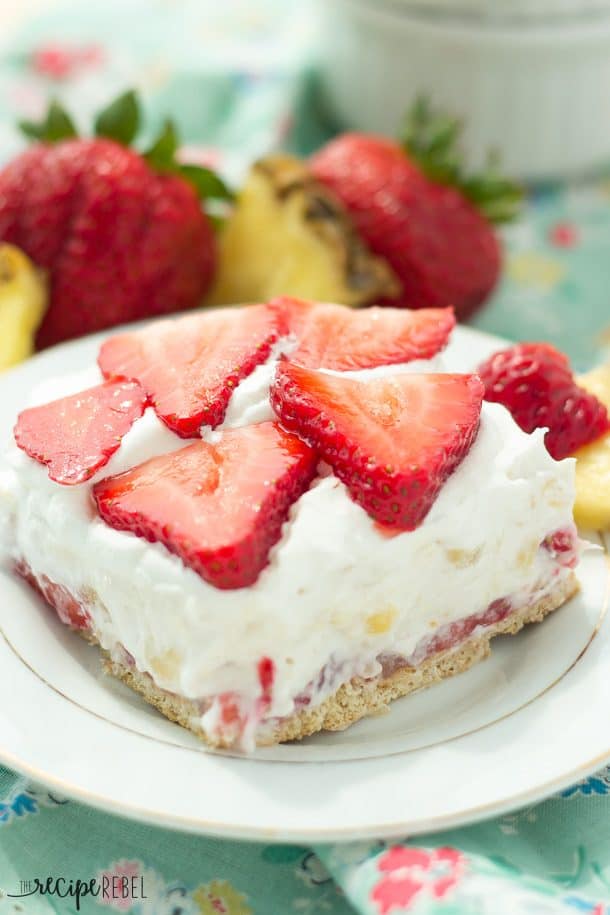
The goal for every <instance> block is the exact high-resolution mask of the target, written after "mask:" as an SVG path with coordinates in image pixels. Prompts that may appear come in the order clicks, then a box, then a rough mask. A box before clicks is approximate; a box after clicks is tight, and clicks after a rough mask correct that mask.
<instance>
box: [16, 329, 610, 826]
mask: <svg viewBox="0 0 610 915" xmlns="http://www.w3.org/2000/svg"><path fill="white" fill-rule="evenodd" d="M498 345H501V341H498V340H497V339H494V338H493V337H489V336H487V335H484V334H481V333H478V332H476V331H473V330H469V329H465V328H459V329H458V330H457V332H456V334H455V341H454V342H453V343H452V344H451V347H450V349H449V350H448V353H447V357H448V361H449V364H450V367H455V368H468V367H472V366H474V365H476V364H477V362H478V361H479V360H480V359H481V358H483V357H484V356H485V355H487V354H488V353H489V352H490V351H492V350H493V349H494V348H497V347H498ZM98 346H99V338H89V339H86V340H82V341H78V342H76V343H72V344H66V345H64V346H61V347H57V348H55V349H54V350H51V351H49V352H48V353H44V354H42V355H40V356H38V357H36V358H34V359H32V360H30V361H29V362H28V363H27V364H26V365H24V366H21V367H20V368H19V369H17V370H15V371H13V372H11V373H9V374H8V375H5V376H3V377H2V378H1V379H0V440H3V439H4V438H5V437H7V436H8V435H9V434H10V429H11V426H12V424H13V422H14V418H15V414H16V412H17V410H18V409H19V407H20V406H21V405H22V404H23V402H24V400H25V397H26V394H27V389H28V388H30V387H31V386H32V385H34V384H36V383H38V382H40V381H41V380H42V379H44V378H45V377H50V376H52V375H54V374H58V373H61V372H68V371H77V370H79V369H81V368H84V367H86V366H87V365H89V364H90V363H91V360H92V359H94V358H95V354H96V352H97V348H98ZM58 533H59V532H58ZM580 580H581V585H582V588H581V592H580V594H579V595H578V597H576V598H575V599H574V600H572V601H570V603H569V604H567V605H566V606H565V607H563V608H562V609H561V610H559V611H557V613H555V614H553V615H552V616H551V617H550V618H549V619H548V620H546V621H545V623H544V625H543V626H532V627H529V628H528V629H527V630H526V631H524V632H523V633H521V634H520V635H519V636H516V637H510V636H507V637H502V638H498V639H496V640H495V643H494V647H493V651H492V655H491V658H490V659H488V660H487V661H484V662H483V663H481V664H479V665H477V666H476V667H474V668H473V669H472V670H471V671H469V672H468V673H466V674H462V675H460V676H459V677H456V678H454V679H452V680H448V681H445V682H444V683H441V684H439V685H438V686H435V687H433V688H431V689H428V690H426V691H424V692H422V693H419V694H417V695H414V696H411V697H407V698H405V699H402V700H399V701H397V702H395V703H394V704H393V705H392V708H391V710H390V711H389V713H388V714H386V715H383V716H380V717H376V718H370V719H368V720H366V721H362V722H360V723H359V724H357V725H355V726H354V727H352V728H350V729H348V730H347V731H345V732H343V733H338V734H323V735H318V736H316V737H313V738H310V739H309V740H307V741H303V742H302V743H300V744H293V745H284V746H281V747H276V748H273V749H269V750H265V751H262V750H261V751H258V752H257V753H256V754H255V757H254V758H239V757H234V756H233V757H232V756H230V755H228V754H221V753H209V752H206V751H205V750H203V748H202V746H201V744H200V743H199V742H198V741H197V740H196V738H195V737H193V735H191V734H190V733H188V732H186V731H184V730H182V729H181V728H179V727H178V726H177V725H173V724H171V723H170V722H169V721H167V720H166V719H164V718H163V717H161V716H160V715H158V714H157V713H156V712H155V711H154V710H153V709H152V708H151V707H150V706H148V705H146V704H145V703H144V702H143V701H142V700H141V699H140V698H139V697H138V696H136V695H135V694H134V693H132V692H131V691H129V690H127V689H126V688H125V687H123V686H122V684H120V683H118V682H116V681H114V680H112V679H110V678H108V677H105V676H104V675H102V674H101V672H100V666H99V657H98V654H97V651H96V649H94V648H91V647H90V646H88V645H87V644H85V643H84V642H83V641H82V640H81V639H80V638H79V637H78V636H76V635H73V634H72V633H70V632H69V631H68V630H66V629H65V628H64V627H63V626H62V625H61V624H60V623H59V622H58V621H57V619H56V618H55V616H54V614H53V613H52V612H51V611H50V610H49V609H48V608H47V607H46V606H45V605H44V604H43V602H42V601H40V600H39V599H38V598H37V597H36V596H35V595H34V594H33V593H32V592H31V591H30V589H29V588H28V587H27V586H26V585H24V584H23V583H21V582H19V581H17V580H15V579H13V578H11V577H9V576H7V575H3V574H0V631H1V632H2V635H3V638H0V695H2V696H3V704H2V707H1V708H0V760H1V761H2V762H4V763H6V764H7V765H8V766H11V767H13V768H14V769H18V770H20V771H23V772H25V773H27V774H28V775H29V776H31V777H32V778H34V779H37V780H38V781H41V782H43V783H46V784H48V785H49V786H52V787H53V788H54V789H55V790H57V791H60V792H63V793H64V794H66V795H69V796H72V797H75V798H78V799H79V800H81V801H84V802H85V803H88V804H92V805H94V806H98V807H101V808H102V809H104V810H112V811H115V812H116V813H119V814H123V815H124V816H128V817H134V818H137V819H142V820H146V821H149V822H153V823H158V824H160V825H163V826H171V827H177V828H181V829H186V830H191V831H194V832H203V833H214V834H218V835H226V836H234V837H239V838H253V839H276V840H285V841H307V842H313V841H332V840H340V839H355V838H360V837H373V836H374V837H381V836H383V837H388V836H396V835H402V834H414V833H418V832H424V831H428V830H432V829H440V828H447V827H451V826H456V825H458V824H462V823H465V822H469V821H472V820H475V819H480V818H483V817H486V816H491V815H493V814H497V813H500V812H504V811H507V810H510V809H513V808H515V807H518V806H522V805H524V804H527V803H530V802H531V801H534V800H537V799H538V798H541V797H543V796H545V795H548V794H550V793H551V792H553V791H555V790H557V789H559V788H561V787H564V786H567V785H568V784H570V783H571V782H573V781H575V780H577V779H579V778H582V777H584V776H585V775H587V774H589V773H590V772H593V771H594V770H595V769H597V768H599V767H601V766H602V765H603V764H604V763H605V762H607V761H608V760H610V718H609V717H608V714H607V710H608V706H609V700H610V678H608V675H607V659H608V652H609V648H610V622H609V620H608V619H607V618H606V616H605V610H606V603H607V600H608V564H607V561H606V554H605V551H604V550H603V549H599V548H598V549H596V550H591V551H589V552H587V554H586V555H585V557H584V559H583V562H582V565H581V570H580ZM431 586H433V583H431Z"/></svg>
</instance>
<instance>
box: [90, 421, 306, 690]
mask: <svg viewBox="0 0 610 915" xmlns="http://www.w3.org/2000/svg"><path fill="white" fill-rule="evenodd" d="M316 461H317V457H316V453H315V452H314V451H313V450H312V449H311V448H310V447H309V446H308V445H306V444H305V442H303V441H301V440H300V439H299V438H297V437H296V436H294V435H291V434H290V433H288V432H285V431H284V430H283V429H281V428H280V427H279V426H278V425H276V424H275V423H272V422H264V423H259V424H258V425H254V426H245V427H242V428H239V429H231V430H228V431H225V432H223V433H219V438H218V441H216V442H215V443H214V444H211V443H209V442H206V441H198V442H195V443H193V444H191V445H188V446H186V447H185V448H182V449H180V450H179V451H175V452H173V453H171V454H166V455H162V456H161V457H156V458H152V459H151V460H149V461H146V462H145V463H144V464H140V465H139V466H137V467H134V468H133V469H132V470H128V471H127V472H125V473H122V474H119V475H118V476H115V477H109V478H108V479H105V480H102V481H100V482H99V483H97V484H96V486H95V487H94V490H93V495H94V498H95V501H96V503H97V506H98V510H99V513H100V515H101V516H102V518H103V519H104V521H105V522H106V523H107V524H109V525H110V526H111V527H114V528H116V529H117V530H126V531H131V532H132V533H134V534H136V535H137V536H139V537H144V538H145V539H146V540H149V541H151V542H155V541H156V542H159V543H163V544H164V545H165V546H166V547H167V549H168V550H170V551H171V552H172V553H175V554H176V555H178V556H179V557H180V558H181V559H182V561H183V562H184V563H185V565H187V566H190V567H191V568H192V569H194V570H195V572H197V573H198V574H199V575H201V577H202V578H204V579H205V580H206V581H208V582H210V584H212V585H214V586H215V587H217V588H225V589H232V588H245V587H247V586H249V585H252V584H253V583H254V582H255V581H256V579H257V578H258V575H259V574H260V572H261V570H262V569H263V568H264V567H265V566H266V565H267V562H268V557H269V550H270V549H271V547H272V546H273V545H274V544H275V543H276V542H277V541H278V540H279V538H280V536H281V529H282V525H283V523H284V521H285V520H286V518H287V516H288V512H289V509H290V506H291V505H292V503H293V502H294V501H296V499H298V497H299V496H300V495H301V493H303V492H304V491H305V489H307V487H308V486H309V483H310V482H311V480H312V478H313V476H314V474H315V470H316ZM263 678H264V679H265V682H264V683H263ZM261 687H262V689H263V691H264V690H265V689H266V688H270V675H269V674H268V673H267V672H266V671H264V672H262V673H261Z"/></svg>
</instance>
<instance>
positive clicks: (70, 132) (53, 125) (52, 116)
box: [19, 99, 77, 143]
mask: <svg viewBox="0 0 610 915" xmlns="http://www.w3.org/2000/svg"><path fill="white" fill-rule="evenodd" d="M19 129H20V130H21V132H22V133H24V134H25V135H26V137H29V138H30V139H31V140H39V141H40V142H42V143H57V142H58V141H59V140H69V139H71V138H73V137H75V136H77V132H76V127H75V126H74V122H73V121H72V118H71V117H70V115H69V114H68V113H67V112H66V111H65V110H64V109H63V108H62V107H61V105H60V104H59V102H58V101H57V100H56V99H51V102H50V104H49V109H48V111H47V113H46V116H45V118H44V120H42V121H41V122H40V123H38V124H37V123H36V122H35V121H20V122H19Z"/></svg>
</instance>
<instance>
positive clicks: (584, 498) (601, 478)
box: [574, 365, 610, 530]
mask: <svg viewBox="0 0 610 915" xmlns="http://www.w3.org/2000/svg"><path fill="white" fill-rule="evenodd" d="M578 383H579V384H580V385H581V386H582V387H583V388H585V390H587V391H590V392H591V394H595V396H596V397H597V398H598V399H599V400H601V402H602V403H603V404H605V406H606V407H607V408H608V410H610V365H602V366H600V367H599V368H597V369H594V370H593V371H592V372H589V373H588V374H587V375H582V376H581V377H580V378H579V379H578ZM574 457H575V458H576V503H575V505H574V518H575V520H576V523H577V524H578V525H579V526H580V527H583V528H588V529H589V530H603V529H605V528H608V527H610V432H609V433H607V434H606V435H603V436H602V437H601V438H598V439H597V440H596V441H594V442H591V444H590V445H584V446H583V447H582V448H579V449H578V451H577V452H576V453H575V455H574Z"/></svg>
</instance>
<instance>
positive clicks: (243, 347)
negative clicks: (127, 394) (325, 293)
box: [98, 305, 283, 438]
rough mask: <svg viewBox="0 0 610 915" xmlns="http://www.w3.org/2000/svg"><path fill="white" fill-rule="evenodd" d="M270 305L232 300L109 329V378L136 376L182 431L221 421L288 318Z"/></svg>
mask: <svg viewBox="0 0 610 915" xmlns="http://www.w3.org/2000/svg"><path fill="white" fill-rule="evenodd" d="M282 320H283V319H282V316H281V315H280V314H279V312H277V311H275V310H273V309H270V308H267V307H266V306H265V305H251V306H250V307H248V308H234V309H231V308H227V309H223V310H222V311H212V312H207V313H205V314H196V315H187V316H186V317H184V318H178V319H177V320H174V321H162V322H157V323H155V324H152V325H151V326H150V327H147V328H145V329H144V330H139V331H134V332H133V333H127V334H119V335H118V336H115V337H110V339H109V340H106V342H105V343H104V344H103V345H102V348H101V350H100V354H99V358H98V362H99V366H100V368H101V370H102V372H103V374H104V377H106V378H132V379H135V380H136V381H139V382H140V384H141V385H142V387H143V388H144V389H145V391H146V393H147V394H148V395H149V396H150V398H151V401H152V403H153V406H154V408H155V410H156V412H157V415H158V416H159V418H160V419H161V420H163V422H164V423H165V424H166V426H169V428H170V429H172V430H173V431H174V432H176V433H177V434H178V435H180V436H182V438H193V437H196V436H197V435H198V434H199V429H200V427H201V426H203V425H207V426H218V425H219V424H220V423H221V422H222V421H223V419H224V415H225V413H226V410H227V406H228V403H229V400H230V397H231V394H232V393H233V390H234V389H235V388H236V387H237V385H238V384H239V382H240V381H241V380H242V379H243V378H245V377H246V376H247V375H249V374H250V373H251V372H252V371H254V369H255V368H256V366H257V365H259V364H260V363H261V362H264V361H265V360H266V359H267V357H268V356H269V353H270V351H271V347H272V345H273V343H275V341H276V340H277V339H278V337H279V336H280V334H281V332H282V329H283V325H282Z"/></svg>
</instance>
